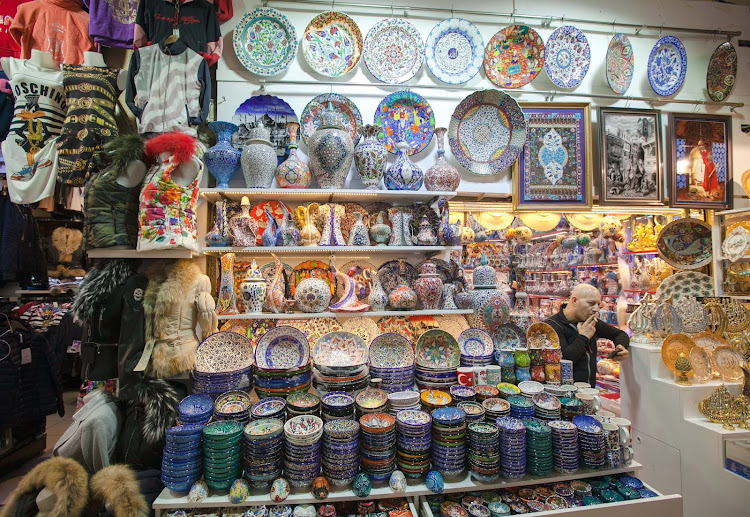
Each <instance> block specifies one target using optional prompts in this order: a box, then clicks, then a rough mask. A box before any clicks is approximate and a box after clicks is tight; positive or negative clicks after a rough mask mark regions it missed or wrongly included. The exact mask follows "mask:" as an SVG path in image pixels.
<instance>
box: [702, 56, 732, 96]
mask: <svg viewBox="0 0 750 517" xmlns="http://www.w3.org/2000/svg"><path fill="white" fill-rule="evenodd" d="M736 77H737V51H736V50H735V49H734V46H733V45H732V43H731V42H729V41H725V42H724V43H722V44H721V45H719V46H718V47H716V49H715V50H714V52H713V54H711V59H710V60H709V62H708V69H707V70H706V89H707V90H708V96H709V97H711V100H712V101H716V102H721V101H723V100H726V98H727V97H729V95H730V94H731V93H732V89H733V88H734V81H735V78H736Z"/></svg>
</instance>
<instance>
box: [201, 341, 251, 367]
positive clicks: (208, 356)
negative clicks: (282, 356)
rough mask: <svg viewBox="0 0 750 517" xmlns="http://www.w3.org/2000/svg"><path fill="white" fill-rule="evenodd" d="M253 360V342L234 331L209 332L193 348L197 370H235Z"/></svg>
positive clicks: (247, 365)
mask: <svg viewBox="0 0 750 517" xmlns="http://www.w3.org/2000/svg"><path fill="white" fill-rule="evenodd" d="M254 362H255V359H254V354H253V344H252V343H251V342H250V340H249V339H248V338H246V337H245V336H241V335H239V334H237V333H236V332H216V333H214V334H211V335H210V336H208V337H207V338H206V339H204V340H203V341H201V343H200V345H198V348H196V350H195V369H196V370H197V371H199V372H205V373H222V372H236V371H238V370H244V369H246V368H249V367H250V366H252V365H253V363H254Z"/></svg>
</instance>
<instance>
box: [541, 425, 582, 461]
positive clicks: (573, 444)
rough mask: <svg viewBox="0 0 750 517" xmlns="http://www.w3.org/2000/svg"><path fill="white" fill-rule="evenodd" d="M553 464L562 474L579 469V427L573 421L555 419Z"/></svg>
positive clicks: (553, 426)
mask: <svg viewBox="0 0 750 517" xmlns="http://www.w3.org/2000/svg"><path fill="white" fill-rule="evenodd" d="M547 425H549V427H550V429H552V465H553V466H554V467H555V471H557V472H559V473H561V474H573V473H574V472H575V471H576V470H578V428H577V427H576V425H575V424H574V423H572V422H567V421H565V420H553V421H552V422H549V423H548V424H547Z"/></svg>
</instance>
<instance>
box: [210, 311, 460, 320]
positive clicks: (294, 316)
mask: <svg viewBox="0 0 750 517" xmlns="http://www.w3.org/2000/svg"><path fill="white" fill-rule="evenodd" d="M473 312H474V311H473V309H454V310H445V309H435V310H418V311H366V312H292V313H288V312H284V313H280V314H273V313H271V312H260V313H254V314H223V315H219V316H218V318H219V319H220V320H309V319H313V318H356V317H359V316H365V317H367V318H378V317H381V316H403V317H406V318H408V317H410V316H446V315H448V314H472V313H473Z"/></svg>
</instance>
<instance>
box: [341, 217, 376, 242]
mask: <svg viewBox="0 0 750 517" xmlns="http://www.w3.org/2000/svg"><path fill="white" fill-rule="evenodd" d="M354 217H355V219H356V221H355V222H354V224H353V225H352V227H351V229H350V230H349V241H348V242H347V243H346V244H347V245H349V246H369V245H370V230H369V229H368V228H367V225H366V224H365V222H364V221H363V220H362V214H361V213H359V212H354Z"/></svg>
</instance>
